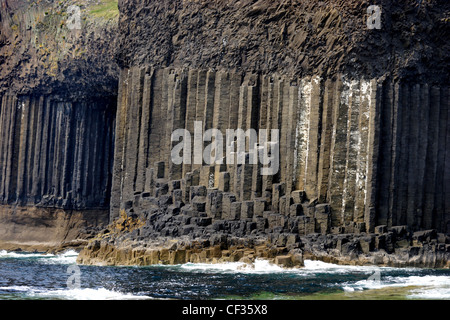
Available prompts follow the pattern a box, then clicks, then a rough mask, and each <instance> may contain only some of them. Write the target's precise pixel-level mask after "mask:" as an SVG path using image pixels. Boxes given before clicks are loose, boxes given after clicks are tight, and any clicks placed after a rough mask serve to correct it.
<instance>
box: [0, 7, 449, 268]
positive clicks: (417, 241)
mask: <svg viewBox="0 0 450 320" xmlns="http://www.w3.org/2000/svg"><path fill="white" fill-rule="evenodd" d="M371 4H372V3H369V1H335V0H330V1H321V2H316V1H301V2H298V1H289V0H288V1H282V2H281V1H266V0H260V1H251V0H248V1H237V0H231V1H203V0H196V1H185V0H184V1H182V0H176V1H168V0H165V1H143V0H142V1H131V0H130V1H128V0H122V1H119V3H118V8H119V10H120V15H119V14H118V13H119V12H118V11H117V7H115V1H100V2H99V3H98V4H97V3H95V4H94V3H91V2H90V1H85V2H83V1H76V2H74V1H60V2H58V3H54V4H48V3H36V2H29V1H20V0H16V1H13V0H9V1H6V0H3V1H1V11H0V17H1V18H0V19H1V35H0V63H1V65H2V69H1V74H0V88H1V89H0V98H1V99H0V101H1V104H0V132H1V135H2V137H5V139H2V141H1V142H0V152H1V153H0V201H1V202H2V204H3V205H4V211H3V212H4V213H3V214H2V217H3V218H2V221H4V222H5V223H3V224H2V225H3V226H4V228H5V230H11V228H12V227H10V226H17V225H18V224H21V223H23V221H28V222H27V224H29V225H36V226H38V225H40V226H42V225H43V224H45V223H41V222H43V221H44V222H45V221H46V219H45V218H43V217H45V216H46V217H50V218H49V219H50V220H49V221H52V222H51V223H50V222H49V223H48V224H51V225H53V226H54V230H61V228H62V229H63V230H70V228H66V227H65V226H67V224H69V225H70V224H72V225H77V226H78V227H76V228H77V229H79V230H81V229H83V228H81V227H79V226H81V225H83V226H85V227H84V229H86V227H88V226H95V225H98V224H101V223H103V222H104V221H105V217H106V215H107V211H108V209H109V220H110V222H111V223H112V225H111V226H116V225H117V221H119V222H120V221H121V223H122V222H123V223H125V224H126V223H128V222H130V221H132V222H133V221H137V222H136V223H134V224H133V226H134V227H133V228H131V229H132V230H131V229H130V228H126V227H123V228H115V227H114V228H113V229H114V232H109V231H110V230H109V229H108V230H104V231H103V232H102V234H100V235H99V236H98V239H97V240H98V241H95V242H92V243H90V245H89V246H88V247H87V248H86V251H85V253H84V254H83V255H82V257H83V259H84V260H83V262H85V263H89V257H95V259H103V258H106V257H108V256H117V257H119V256H120V255H121V253H120V252H121V250H122V249H124V250H125V251H126V252H128V253H129V252H131V251H129V250H128V249H129V248H122V249H120V248H119V249H118V247H115V246H116V244H118V246H119V247H120V244H121V243H122V242H123V243H127V241H128V240H132V241H138V242H139V243H138V244H136V245H143V247H146V245H147V244H149V243H150V240H152V241H156V242H155V243H160V242H158V241H160V239H159V238H160V237H161V238H163V239H165V240H163V243H165V242H164V241H166V240H167V239H169V238H172V237H174V238H177V239H184V240H186V241H187V243H188V244H186V243H179V249H180V250H191V249H195V252H194V253H195V254H196V255H195V256H192V257H193V258H192V259H193V260H192V261H209V260H207V259H206V258H205V257H203V256H202V255H203V253H202V251H201V250H200V249H199V248H198V246H200V247H202V248H207V247H208V246H209V245H211V246H212V245H215V246H218V247H217V248H216V249H217V252H216V251H214V252H213V253H206V254H212V255H214V256H216V255H217V257H219V256H220V257H222V258H226V259H225V260H224V261H228V260H227V259H228V257H229V255H230V254H231V255H234V254H235V253H236V252H235V251H234V250H236V251H239V250H241V249H242V246H244V247H249V248H250V247H252V250H253V253H252V254H250V256H252V257H253V258H254V257H255V254H257V252H259V253H261V252H264V251H265V249H264V250H261V248H262V247H260V246H266V245H267V246H268V247H264V248H266V249H267V250H272V249H273V250H274V251H270V252H271V254H270V255H268V256H270V257H271V258H274V259H275V258H276V256H279V255H283V254H287V253H289V255H290V256H289V257H288V258H286V257H285V258H279V260H280V259H281V260H283V261H288V262H287V264H289V263H290V262H289V261H291V262H292V263H293V261H294V260H295V261H296V262H295V264H297V263H298V264H299V265H301V254H302V250H309V252H310V253H311V252H315V253H314V255H320V254H319V253H317V251H316V249H317V248H318V247H320V248H322V249H324V248H325V249H327V250H328V249H330V250H337V252H340V253H342V254H343V255H344V256H345V255H347V256H352V255H353V254H359V253H364V254H369V253H371V252H373V251H374V250H375V251H377V252H379V250H386V252H388V253H389V254H390V253H395V252H396V250H397V249H398V250H406V251H405V252H403V253H404V254H405V255H406V257H407V258H405V259H403V258H402V259H403V260H402V259H400V260H399V261H400V262H398V260H396V258H395V259H394V258H392V259H393V260H389V261H391V262H390V263H392V264H395V263H399V264H400V265H405V263H409V262H410V260H411V259H410V258H411V256H413V255H414V254H415V253H414V252H419V251H420V250H422V251H420V252H422V253H421V254H426V252H432V254H433V256H425V255H422V256H421V257H423V259H422V258H420V259H422V260H423V261H425V262H423V263H424V264H426V265H427V266H445V265H446V261H448V254H449V253H448V252H449V251H448V242H449V240H448V238H447V237H446V236H445V234H444V233H450V203H449V202H448V201H449V200H448V199H450V189H449V187H448V186H449V185H450V154H449V152H450V146H449V143H450V136H449V134H450V131H449V130H448V128H449V127H450V125H449V124H450V117H449V105H448V101H449V100H448V96H449V87H448V83H449V76H448V71H447V70H448V63H449V56H448V55H449V52H450V50H449V49H450V48H449V45H450V44H449V43H447V42H443V41H442V39H446V38H448V36H449V34H450V32H449V29H448V17H449V12H450V11H449V10H450V8H449V4H448V2H446V1H425V2H424V1H422V2H420V3H417V2H416V1H403V2H397V1H379V2H378V3H377V4H376V5H378V6H379V7H380V8H381V12H382V13H381V28H380V29H369V28H368V27H367V25H366V22H367V19H368V13H367V8H368V6H369V5H371ZM71 5H77V6H78V10H79V13H80V18H81V19H80V21H79V22H80V27H79V28H78V27H76V28H75V29H73V28H72V27H70V23H71V22H70V23H69V21H71V20H70V18H69V16H70V15H72V13H69V7H70V6H71ZM116 61H117V64H116ZM196 128H197V129H198V128H200V130H201V131H202V132H203V133H204V132H205V131H206V130H208V129H217V130H218V131H219V132H221V133H222V134H223V136H224V137H225V135H226V130H227V129H232V130H236V129H242V130H244V131H245V130H250V129H254V130H255V132H256V133H257V134H258V135H259V134H260V132H261V131H260V130H265V129H266V130H278V131H277V133H278V134H279V135H278V142H279V143H278V145H277V148H278V149H277V150H279V167H277V169H278V170H276V172H275V173H274V174H269V175H263V174H261V171H260V170H261V169H262V167H264V165H261V164H256V165H255V164H250V163H249V159H250V157H251V156H252V150H251V149H252V148H250V147H249V145H250V142H249V143H246V147H245V151H244V159H247V161H246V163H243V164H236V161H231V158H228V157H224V158H223V162H222V163H217V164H210V163H209V161H206V160H205V159H203V160H202V159H201V160H200V162H198V157H199V156H200V158H202V157H201V155H202V154H201V153H202V151H203V148H204V147H206V146H207V145H208V143H206V141H203V142H201V141H200V142H199V141H198V140H199V137H198V136H197V137H195V136H191V138H192V139H191V142H192V143H191V144H189V145H188V144H187V145H186V147H185V148H184V150H183V152H188V151H189V152H188V153H190V156H189V157H185V159H183V160H185V161H184V162H183V163H182V164H176V163H175V162H174V161H173V155H172V154H171V151H172V149H173V148H174V147H175V146H176V145H177V144H178V143H179V140H178V141H171V140H172V139H171V135H172V133H173V132H174V130H177V129H184V130H187V132H189V133H190V134H194V133H195V129H196ZM273 132H274V133H272V131H270V134H269V136H268V138H269V139H272V140H270V141H274V139H275V136H274V135H275V131H273ZM202 138H203V137H202V136H200V140H202ZM203 140H205V139H203ZM206 140H207V139H206ZM224 142H227V143H224V145H223V148H222V150H221V151H222V154H223V155H225V154H227V151H228V149H229V148H230V147H231V146H233V147H235V143H229V142H230V141H225V140H224ZM258 142H260V144H259V145H258V146H257V147H258V148H259V149H258V150H259V151H261V152H264V151H266V152H267V151H268V150H269V149H268V148H269V145H268V144H265V143H262V142H261V141H258ZM196 143H197V146H200V149H201V151H200V153H199V152H198V149H197V148H196V147H195V145H196ZM233 151H236V150H233ZM217 152H218V151H216V154H217ZM232 155H233V157H236V152H233V153H232ZM233 159H234V160H237V158H233ZM186 160H189V161H186ZM23 208H25V209H26V208H33V209H30V212H33V210H34V208H41V211H40V212H37V213H36V214H32V215H31V216H34V217H35V218H33V219H34V220H33V219H31V218H30V219H31V220H30V219H29V218H26V219H25V218H24V219H22V218H21V217H22V215H21V214H20V212H21V210H22V209H23ZM50 209H51V210H50ZM95 210H98V211H95ZM94 211H95V212H98V215H97V213H95V214H90V213H92V212H94ZM23 216H24V217H25V216H26V215H23ZM61 216H62V219H60V217H61ZM95 216H97V217H100V218H99V219H93V217H95ZM39 217H40V218H39ZM52 217H59V218H57V219H53V218H52ZM71 217H74V218H75V219H76V221H75V222H74V221H73V220H71ZM32 220H33V221H34V222H30V221H32ZM8 221H9V223H10V224H8ZM71 221H72V222H71ZM137 225H138V226H139V227H136V226H137ZM111 226H110V227H111ZM119 229H120V230H119ZM424 229H434V231H429V232H425V233H424V234H421V233H420V232H422V233H423V232H424V231H421V230H424ZM12 230H14V229H12ZM34 230H39V227H37V229H34ZM55 232H56V233H54V234H53V239H59V240H58V241H63V240H60V239H61V237H60V235H61V232H59V231H55ZM80 232H81V231H80ZM80 232H78V234H79V235H80ZM414 232H416V233H414ZM417 232H419V233H417ZM69 233H70V234H71V236H67V237H69V238H73V237H80V236H79V235H78V236H75V234H76V232H75V233H74V232H69ZM69 233H66V232H63V234H66V235H67V234H69ZM81 233H83V235H82V236H81V237H84V238H86V237H88V236H86V235H89V234H91V230H82V232H81ZM4 234H8V237H12V236H11V232H10V231H8V232H5V233H4ZM20 234H22V232H20ZM38 234H39V231H36V232H34V236H33V237H32V238H33V239H39V240H30V239H29V241H43V240H42V239H41V238H40V237H39V235H38ZM319 234H321V235H322V236H323V237H322V238H320V237H319ZM349 234H351V235H352V236H348V237H347V236H346V235H349ZM67 237H66V238H64V237H62V238H63V239H66V240H67V239H68V238H67ZM301 237H302V240H301V239H300V238H301ZM308 237H310V238H311V237H312V238H311V239H312V240H314V241H316V240H317V241H318V244H317V245H316V244H311V246H310V247H308V243H310V242H308V241H310V240H311V239H310V238H308ZM317 237H319V238H317ZM327 237H328V238H327ZM307 239H310V240H307ZM0 240H2V239H0ZM5 240H6V238H5ZM25 240H26V239H25V238H24V237H21V236H19V237H18V238H17V241H25ZM116 240H117V241H116ZM122 240H126V241H122ZM184 240H180V241H182V242H183V241H184ZM193 240H195V241H197V240H198V241H199V243H193V242H192V241H193ZM146 241H147V242H146ZM302 241H306V244H305V243H303V244H302ZM314 241H312V243H315V242H314ZM402 241H403V242H402ZM166 244H167V243H166ZM412 244H414V245H415V246H420V248H421V249H420V250H416V251H414V252H413V251H411V252H409V251H408V250H409V249H405V247H406V248H409V246H410V245H412ZM273 246H274V247H275V249H274V248H273ZM175 247H176V246H175ZM227 248H228V249H230V248H233V249H232V252H233V253H230V252H225V251H226V250H227ZM160 249H164V250H166V249H167V248H164V245H161V246H160V247H159V249H158V250H160ZM325 249H324V250H325ZM115 250H118V252H117V255H116V253H115ZM127 250H128V251H127ZM208 250H209V249H208ZM214 250H215V249H214ZM230 250H231V249H230ZM446 250H447V251H446ZM144 251H145V250H144ZM319 251H320V250H319ZM99 252H100V253H99ZM171 252H172V253H170V254H174V255H176V254H177V253H176V252H178V251H171ZM173 252H175V253H173ZM179 252H182V251H179ZM208 252H209V251H208ZM128 253H127V254H128ZM166 253H167V252H166V251H164V254H162V251H158V254H156V253H155V256H152V258H151V259H150V258H149V259H150V260H149V261H159V260H158V259H159V258H161V255H163V256H166ZM340 253H339V254H340ZM136 254H138V253H136ZM170 254H169V256H170ZM180 254H181V253H180ZM132 255H134V253H132ZM125 256H126V257H128V256H127V255H125ZM125 256H124V257H125ZM183 257H184V258H183V259H185V260H183V259H181V260H179V261H191V260H189V259H191V258H188V257H189V255H188V254H186V255H185V256H183ZM217 257H216V258H217ZM236 257H241V258H243V256H242V255H241V253H239V254H238V253H236ZM246 257H247V258H248V259H250V258H249V256H248V255H247V256H246ZM352 257H353V256H352ZM134 258H136V257H134ZM166 258H167V259H166ZM172 258H173V257H172ZM203 258H205V259H206V260H205V259H203ZM161 259H162V258H161ZM174 259H175V258H174ZM174 259H172V260H174ZM199 259H200V260H199ZM208 259H209V258H208ZM233 259H234V258H233ZM286 259H287V260H286ZM293 259H294V260H293ZM377 259H379V256H378V257H375V258H373V261H372V260H370V261H369V262H371V263H377V261H378V260H377ZM381 259H382V258H381ZM389 259H391V258H389ZM420 259H419V260H420ZM430 259H431V260H430ZM433 259H434V260H433ZM125 260H126V259H125ZM166 260H167V261H171V259H169V258H168V256H167V257H165V258H164V259H162V260H161V261H166ZM175 260H177V259H175ZM175 260H174V261H175ZM281 260H280V261H281ZM422 260H421V261H422ZM120 261H122V260H120ZM133 261H134V260H133ZM177 261H178V260H177ZM416 261H418V260H417V259H416ZM430 261H431V262H430ZM433 261H434V262H433ZM112 263H114V261H112ZM361 263H367V261H366V260H364V261H362V262H361ZM415 263H416V262H414V261H413V262H411V264H410V265H415ZM418 264H419V265H420V263H418Z"/></svg>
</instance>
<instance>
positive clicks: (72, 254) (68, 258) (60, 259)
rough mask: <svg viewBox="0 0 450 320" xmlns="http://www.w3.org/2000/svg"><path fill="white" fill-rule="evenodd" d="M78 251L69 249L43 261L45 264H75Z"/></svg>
mask: <svg viewBox="0 0 450 320" xmlns="http://www.w3.org/2000/svg"><path fill="white" fill-rule="evenodd" d="M77 257H78V252H76V251H75V250H69V251H66V252H64V253H62V254H57V255H53V256H50V257H48V258H47V259H42V260H41V262H43V263H45V264H75V263H76V262H77Z"/></svg>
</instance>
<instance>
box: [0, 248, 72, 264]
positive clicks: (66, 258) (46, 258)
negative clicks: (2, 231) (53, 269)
mask: <svg viewBox="0 0 450 320" xmlns="http://www.w3.org/2000/svg"><path fill="white" fill-rule="evenodd" d="M77 257H78V252H76V251H75V250H68V251H66V252H64V253H60V254H56V255H55V254H51V253H28V252H24V253H22V252H8V251H6V250H1V251H0V259H1V258H10V259H29V258H42V259H39V262H40V263H44V264H75V263H76V260H77Z"/></svg>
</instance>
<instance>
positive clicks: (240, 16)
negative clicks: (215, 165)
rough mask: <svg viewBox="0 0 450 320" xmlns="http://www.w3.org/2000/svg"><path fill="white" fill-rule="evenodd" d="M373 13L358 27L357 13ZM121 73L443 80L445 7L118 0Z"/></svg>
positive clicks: (332, 0)
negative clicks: (145, 68) (377, 24)
mask: <svg viewBox="0 0 450 320" xmlns="http://www.w3.org/2000/svg"><path fill="white" fill-rule="evenodd" d="M371 5H378V6H379V7H380V9H381V28H380V29H371V30H370V29H368V27H367V20H368V18H369V16H370V14H368V13H367V9H368V7H369V6H371ZM119 9H120V11H121V16H120V20H119V29H120V36H119V41H118V45H119V50H118V58H119V63H120V65H121V66H123V67H130V66H142V65H151V66H153V67H155V68H160V67H168V66H173V67H176V68H193V69H201V68H206V69H207V68H212V69H215V70H222V69H223V70H226V71H238V72H248V73H252V72H253V73H255V72H256V73H261V74H265V75H271V74H275V73H277V74H285V75H287V76H294V77H304V76H320V77H322V78H333V77H335V76H336V75H337V74H339V73H344V74H347V75H349V76H351V77H354V78H360V77H365V78H366V79H372V78H381V77H383V76H386V75H389V76H390V77H391V78H393V79H394V80H398V79H402V80H412V81H418V82H428V84H429V85H431V84H432V83H433V84H434V83H442V82H445V83H448V81H449V76H448V72H446V71H445V67H446V66H448V63H449V62H448V52H449V49H450V48H449V46H450V45H449V44H448V43H447V42H446V41H442V39H445V38H446V37H447V36H448V32H449V27H448V18H449V17H448V14H449V10H450V8H449V4H448V1H445V0H442V1H422V2H420V3H418V2H417V1H413V0H411V1H408V0H406V1H389V0H381V1H376V3H375V2H373V1H353V0H350V1H341V0H326V1H293V0H287V1H266V0H259V1H256V0H240V1H237V0H231V1H207V0H193V1H189V0H186V1H182V0H177V1H170V0H163V1H132V0H123V1H120V3H119Z"/></svg>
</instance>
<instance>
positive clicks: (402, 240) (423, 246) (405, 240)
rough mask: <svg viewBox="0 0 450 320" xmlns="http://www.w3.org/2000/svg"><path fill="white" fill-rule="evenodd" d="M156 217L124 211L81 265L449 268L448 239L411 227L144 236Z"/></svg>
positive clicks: (210, 230)
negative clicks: (312, 263) (260, 262)
mask: <svg viewBox="0 0 450 320" xmlns="http://www.w3.org/2000/svg"><path fill="white" fill-rule="evenodd" d="M179 217H180V219H177V224H178V227H179V228H180V229H181V230H186V229H188V228H184V227H185V226H186V225H184V226H183V225H182V222H181V221H182V215H180V216H179ZM165 218H167V213H161V214H160V215H159V219H158V221H159V222H160V223H161V222H162V221H163V220H164V219H165ZM155 219H156V218H155V217H153V220H151V219H148V220H143V219H141V218H139V217H138V216H136V215H134V216H133V217H130V216H128V215H127V214H126V213H125V211H122V213H121V216H120V218H119V219H117V220H115V222H114V223H112V224H110V225H109V226H108V228H107V229H104V230H103V231H102V232H100V233H99V234H98V235H97V236H96V237H95V238H93V239H91V240H90V241H89V243H88V244H87V245H86V246H85V247H84V248H83V249H82V250H81V252H80V255H79V256H78V259H77V262H78V263H80V264H85V265H139V266H144V265H154V264H171V265H176V264H183V263H188V262H190V263H224V262H243V263H245V264H247V265H252V264H253V263H254V262H255V260H256V259H264V260H268V261H269V262H271V263H274V264H276V265H279V266H281V267H286V268H292V267H294V268H297V267H302V266H303V261H304V259H310V260H321V261H324V262H329V263H334V264H342V265H378V266H389V267H418V268H450V262H449V261H450V259H449V258H450V237H449V236H448V235H445V234H442V233H437V232H436V231H435V230H426V231H418V232H410V231H409V230H408V228H407V226H397V227H391V228H387V227H386V226H379V227H377V228H376V232H375V233H365V232H362V233H360V234H355V233H340V234H320V233H311V234H308V235H305V236H299V235H298V234H297V233H289V232H273V230H271V231H272V232H269V233H267V234H264V233H262V232H253V230H252V231H250V229H247V230H246V231H245V228H244V232H246V235H245V237H243V236H238V235H236V233H235V234H233V233H232V232H231V231H230V230H231V229H228V228H223V229H222V230H217V229H218V228H220V227H219V226H222V227H223V226H227V222H230V221H218V222H216V223H215V224H210V225H208V226H206V227H205V226H199V227H198V229H191V228H189V230H190V232H189V233H188V234H186V235H182V236H178V237H173V236H161V232H160V233H159V234H157V233H153V234H152V235H151V236H148V235H145V233H146V232H148V229H149V226H150V224H149V222H150V221H152V222H151V223H152V225H155ZM198 221H201V220H198ZM250 224H251V223H250ZM156 225H157V224H156ZM188 226H189V225H188ZM163 229H164V228H163ZM194 230H195V231H194ZM254 230H255V229H254ZM340 231H342V232H345V230H342V229H340ZM163 233H164V231H163Z"/></svg>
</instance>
